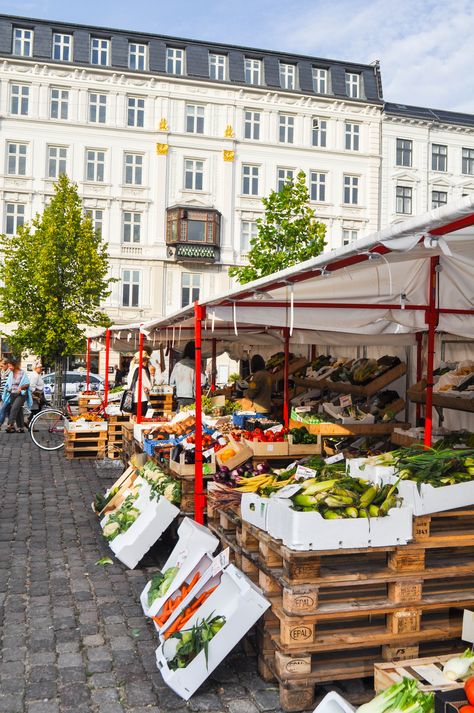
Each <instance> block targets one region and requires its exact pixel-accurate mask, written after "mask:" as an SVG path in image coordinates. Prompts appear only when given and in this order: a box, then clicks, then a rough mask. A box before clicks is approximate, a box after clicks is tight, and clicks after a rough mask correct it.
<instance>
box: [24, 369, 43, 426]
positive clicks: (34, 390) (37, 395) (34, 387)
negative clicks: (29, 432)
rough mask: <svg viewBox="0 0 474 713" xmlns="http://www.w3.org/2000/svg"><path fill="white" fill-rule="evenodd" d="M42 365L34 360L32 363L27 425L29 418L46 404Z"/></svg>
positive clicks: (29, 421)
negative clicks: (29, 407)
mask: <svg viewBox="0 0 474 713" xmlns="http://www.w3.org/2000/svg"><path fill="white" fill-rule="evenodd" d="M42 374H43V365H42V364H41V362H40V361H35V363H34V365H33V371H32V373H31V375H30V391H31V396H32V398H33V406H32V408H31V413H30V417H29V419H28V421H27V423H26V425H27V427H28V428H29V425H30V423H31V420H32V418H33V417H34V416H36V414H37V413H39V412H40V411H41V409H42V408H43V406H44V405H45V404H46V399H45V397H44V381H43V376H42Z"/></svg>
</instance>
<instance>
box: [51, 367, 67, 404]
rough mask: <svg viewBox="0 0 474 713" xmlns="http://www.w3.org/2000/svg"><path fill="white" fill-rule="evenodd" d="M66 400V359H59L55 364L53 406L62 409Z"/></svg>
mask: <svg viewBox="0 0 474 713" xmlns="http://www.w3.org/2000/svg"><path fill="white" fill-rule="evenodd" d="M65 400H66V378H65V374H64V357H57V358H56V359H55V362H54V392H53V398H52V404H53V406H55V407H56V408H62V406H63V404H64V402H65Z"/></svg>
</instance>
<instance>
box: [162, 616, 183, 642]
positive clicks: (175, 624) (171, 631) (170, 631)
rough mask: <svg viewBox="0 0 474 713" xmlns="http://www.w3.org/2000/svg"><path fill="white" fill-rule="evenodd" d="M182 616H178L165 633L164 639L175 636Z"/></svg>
mask: <svg viewBox="0 0 474 713" xmlns="http://www.w3.org/2000/svg"><path fill="white" fill-rule="evenodd" d="M180 619H181V616H178V618H177V619H175V621H174V622H173V623H172V624H171V626H170V628H169V629H167V630H166V631H165V635H164V638H165V639H168V638H169V637H170V636H171V634H174V632H175V631H177V630H178V626H179V622H180Z"/></svg>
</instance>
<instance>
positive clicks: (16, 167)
mask: <svg viewBox="0 0 474 713" xmlns="http://www.w3.org/2000/svg"><path fill="white" fill-rule="evenodd" d="M27 160H28V144H25V143H23V142H20V141H7V166H6V173H7V175H8V176H26V169H27Z"/></svg>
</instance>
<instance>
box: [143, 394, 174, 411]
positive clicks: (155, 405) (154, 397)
mask: <svg viewBox="0 0 474 713" xmlns="http://www.w3.org/2000/svg"><path fill="white" fill-rule="evenodd" d="M148 405H149V407H150V408H152V409H153V410H154V412H155V416H169V415H170V414H171V413H172V412H173V394H149V395H148Z"/></svg>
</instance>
